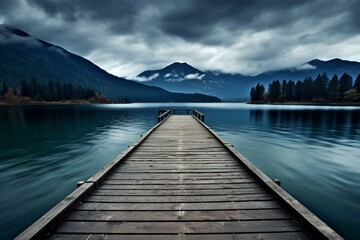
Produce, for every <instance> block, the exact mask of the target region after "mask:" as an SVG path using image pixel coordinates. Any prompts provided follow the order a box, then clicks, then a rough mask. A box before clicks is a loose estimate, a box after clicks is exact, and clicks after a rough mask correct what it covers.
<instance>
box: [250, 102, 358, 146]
mask: <svg viewBox="0 0 360 240" xmlns="http://www.w3.org/2000/svg"><path fill="white" fill-rule="evenodd" d="M250 119H251V121H252V122H253V123H255V124H259V123H260V122H265V124H266V126H267V128H268V130H269V129H270V130H271V129H276V128H286V129H289V130H290V131H292V132H296V133H298V134H305V135H310V136H312V137H313V136H315V135H324V136H338V137H341V136H347V137H349V138H352V139H353V138H355V136H356V135H359V132H358V131H359V130H358V129H360V111H359V110H319V109H318V110H250Z"/></svg>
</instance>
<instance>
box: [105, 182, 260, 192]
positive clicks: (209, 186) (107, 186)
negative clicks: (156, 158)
mask: <svg viewBox="0 0 360 240" xmlns="http://www.w3.org/2000/svg"><path fill="white" fill-rule="evenodd" d="M260 186H261V185H260V184H259V183H235V184H206V185H190V184H182V185H180V184H179V185H151V186H149V185H136V184H131V185H125V184H123V185H119V184H115V185H114V184H106V183H102V184H101V185H99V186H98V189H111V190H148V189H151V190H179V189H183V190H201V189H203V190H210V189H219V190H222V189H245V188H257V187H260Z"/></svg>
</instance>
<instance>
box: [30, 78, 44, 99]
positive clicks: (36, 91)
mask: <svg viewBox="0 0 360 240" xmlns="http://www.w3.org/2000/svg"><path fill="white" fill-rule="evenodd" d="M30 89H31V98H32V99H33V100H41V97H40V94H41V93H40V85H39V83H38V82H37V80H36V78H34V77H33V78H31V81H30Z"/></svg>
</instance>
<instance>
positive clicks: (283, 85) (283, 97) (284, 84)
mask: <svg viewBox="0 0 360 240" xmlns="http://www.w3.org/2000/svg"><path fill="white" fill-rule="evenodd" d="M286 88H287V82H286V80H283V81H282V83H281V96H280V99H281V100H283V101H284V100H286V98H287V96H286V91H287V89H286Z"/></svg>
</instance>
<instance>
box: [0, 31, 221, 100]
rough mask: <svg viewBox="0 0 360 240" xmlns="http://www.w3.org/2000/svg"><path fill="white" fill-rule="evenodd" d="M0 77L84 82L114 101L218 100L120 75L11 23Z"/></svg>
mask: <svg viewBox="0 0 360 240" xmlns="http://www.w3.org/2000/svg"><path fill="white" fill-rule="evenodd" d="M0 56H1V58H0V81H3V82H5V83H6V84H7V85H8V86H9V87H15V88H19V86H20V83H21V81H23V80H26V81H30V80H31V79H32V78H35V79H36V80H37V81H38V82H40V83H43V84H47V83H48V81H49V80H52V81H58V82H61V83H71V84H73V86H83V87H88V88H91V89H93V90H95V91H98V92H101V93H102V94H105V95H107V96H108V97H110V98H111V99H112V100H114V101H122V100H124V99H126V100H129V101H135V102H203V101H205V102H214V101H215V102H216V101H219V99H217V98H215V97H210V96H204V95H201V94H179V93H170V92H168V91H166V90H164V89H161V88H158V87H149V86H146V85H143V84H141V83H137V82H134V81H129V80H126V79H124V78H120V77H116V76H114V75H112V74H109V73H107V72H106V71H105V70H103V69H101V68H99V67H98V66H96V65H95V64H93V63H92V62H90V61H89V60H87V59H85V58H82V57H80V56H78V55H75V54H72V53H71V52H69V51H67V50H65V49H64V48H61V47H59V46H55V45H53V44H50V43H48V42H45V41H43V40H40V39H38V38H35V37H33V36H31V35H30V34H28V33H26V32H24V31H22V30H20V29H17V28H14V27H12V26H9V25H4V24H3V25H0Z"/></svg>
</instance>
